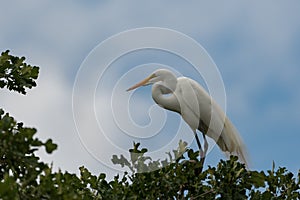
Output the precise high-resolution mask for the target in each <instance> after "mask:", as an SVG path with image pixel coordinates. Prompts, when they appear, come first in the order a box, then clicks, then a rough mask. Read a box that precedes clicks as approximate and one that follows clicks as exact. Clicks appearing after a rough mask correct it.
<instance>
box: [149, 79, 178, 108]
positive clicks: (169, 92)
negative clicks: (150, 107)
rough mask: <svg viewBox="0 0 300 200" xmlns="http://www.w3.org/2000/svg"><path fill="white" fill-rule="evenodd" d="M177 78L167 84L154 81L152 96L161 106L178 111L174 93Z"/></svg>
mask: <svg viewBox="0 0 300 200" xmlns="http://www.w3.org/2000/svg"><path fill="white" fill-rule="evenodd" d="M176 84H177V80H176V81H175V82H173V83H172V84H169V85H168V86H165V85H163V84H161V83H156V84H154V85H153V87H152V98H153V100H154V101H155V102H156V103H157V104H158V105H159V106H161V107H163V108H165V109H168V110H171V111H175V112H178V113H180V106H179V102H178V100H177V98H176V96H175V95H174V91H175V89H176Z"/></svg>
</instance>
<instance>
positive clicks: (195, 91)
mask: <svg viewBox="0 0 300 200" xmlns="http://www.w3.org/2000/svg"><path fill="white" fill-rule="evenodd" d="M149 84H153V86H152V98H153V100H154V101H155V102H156V103H157V104H158V105H159V106H161V107H163V108H165V109H167V110H171V111H174V112H177V113H179V114H181V116H182V118H183V119H184V121H185V122H186V123H187V124H188V125H189V126H190V128H191V129H192V130H193V132H194V134H195V137H196V142H197V144H198V146H199V151H200V156H201V160H202V161H203V162H204V158H205V156H206V153H207V149H208V143H207V140H206V135H207V136H208V137H210V138H212V139H213V140H214V141H215V142H216V143H217V144H218V146H219V147H220V149H221V150H222V151H223V152H228V153H230V154H234V155H237V156H238V157H239V159H240V160H241V161H242V162H244V163H245V164H247V160H246V152H245V147H244V144H243V141H242V139H241V137H240V135H239V133H238V132H237V130H236V129H235V127H234V126H233V124H232V123H231V122H230V120H229V119H228V118H227V117H226V115H225V114H224V112H223V111H222V109H221V108H220V107H219V106H218V105H217V103H216V102H215V101H214V100H213V99H212V98H211V97H210V95H209V94H208V93H207V92H206V91H205V89H204V88H203V87H202V86H201V85H199V84H198V83H197V82H196V81H194V80H192V79H190V78H187V77H179V78H177V77H176V76H175V75H174V74H173V73H172V72H171V71H169V70H166V69H158V70H156V71H154V72H153V73H152V74H151V75H150V76H149V77H147V78H146V79H144V80H142V81H141V82H139V83H137V84H136V85H134V86H132V87H130V88H129V89H127V91H130V90H133V89H136V88H138V87H140V86H145V85H149ZM197 129H198V130H199V131H201V132H202V135H203V139H204V150H203V149H202V147H201V143H200V141H199V138H198V136H197V133H196V130H197Z"/></svg>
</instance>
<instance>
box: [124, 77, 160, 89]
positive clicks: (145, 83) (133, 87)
mask: <svg viewBox="0 0 300 200" xmlns="http://www.w3.org/2000/svg"><path fill="white" fill-rule="evenodd" d="M154 77H155V74H151V75H150V76H148V77H147V78H145V79H144V80H142V81H141V82H139V83H137V84H135V85H134V86H132V87H130V88H128V89H127V90H126V91H130V90H134V89H136V88H138V87H140V86H144V85H148V84H149V81H150V80H151V79H152V78H154Z"/></svg>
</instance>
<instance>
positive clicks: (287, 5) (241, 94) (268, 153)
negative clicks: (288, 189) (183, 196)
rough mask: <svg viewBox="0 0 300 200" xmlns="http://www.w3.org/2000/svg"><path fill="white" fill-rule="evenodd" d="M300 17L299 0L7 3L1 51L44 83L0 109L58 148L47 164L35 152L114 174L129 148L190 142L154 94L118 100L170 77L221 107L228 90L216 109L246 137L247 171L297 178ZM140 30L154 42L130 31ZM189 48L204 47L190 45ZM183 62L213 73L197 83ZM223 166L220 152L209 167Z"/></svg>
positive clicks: (7, 95) (6, 96)
mask: <svg viewBox="0 0 300 200" xmlns="http://www.w3.org/2000/svg"><path fill="white" fill-rule="evenodd" d="M299 8H300V3H299V2H298V1H287V2H286V1H285V2H283V1H270V0H267V1H252V2H251V3H250V2H249V3H245V2H240V1H226V2H220V1H217V2H215V1H209V2H203V1H201V2H200V1H189V3H187V2H182V1H172V2H171V1H164V2H161V1H156V0H154V1H151V2H146V1H145V2H143V1H118V2H117V1H61V2H54V1H36V0H28V1H6V2H2V5H1V7H0V17H1V20H0V27H1V31H0V50H1V51H5V50H7V49H9V50H10V51H11V54H13V55H16V56H25V57H26V62H27V63H29V64H32V65H37V66H40V76H39V79H38V81H37V83H38V86H37V87H36V88H34V89H32V90H30V91H28V94H27V95H26V96H23V95H21V94H16V93H13V92H9V91H7V90H1V91H0V106H1V107H3V108H4V109H5V111H7V112H9V113H10V114H11V115H12V116H14V117H15V118H16V119H17V120H18V121H23V122H24V123H25V125H27V126H29V127H36V128H37V129H38V134H37V136H38V137H39V138H41V139H42V140H46V139H47V138H52V139H53V140H54V142H56V143H57V144H58V150H57V151H55V152H54V153H53V154H51V155H46V154H44V153H42V152H39V155H40V156H41V158H42V160H44V161H45V162H48V163H51V162H53V164H54V166H55V168H60V169H62V170H68V171H70V172H74V173H78V167H80V166H83V165H84V166H86V167H87V168H88V169H90V170H91V171H92V172H93V173H95V174H97V173H100V172H106V173H108V174H111V175H114V174H116V173H117V172H116V171H115V170H117V168H115V169H112V168H114V166H112V165H111V163H110V158H111V156H112V155H113V154H117V155H119V153H120V152H121V153H122V154H126V151H127V150H128V149H129V148H130V147H132V143H133V141H138V142H141V143H142V144H141V145H142V146H143V147H146V148H149V149H150V152H149V153H150V154H151V153H153V156H158V157H159V156H162V157H164V156H165V154H164V153H165V152H166V151H167V149H165V147H166V146H167V147H168V148H175V147H176V145H177V143H178V140H179V139H180V138H182V139H185V140H188V141H190V142H192V132H191V130H189V129H188V127H187V126H186V125H185V124H184V122H183V121H182V120H181V118H180V116H179V115H177V114H174V113H171V112H166V111H164V110H163V109H161V108H159V107H158V106H156V105H155V103H154V102H153V100H152V99H151V87H144V88H141V89H139V90H137V91H135V92H132V93H126V92H125V90H126V89H127V88H129V87H130V86H131V85H132V84H134V83H136V82H138V81H140V80H141V79H142V78H144V77H146V76H148V75H149V74H150V73H151V72H152V71H153V70H154V69H157V68H168V69H171V70H173V71H174V72H175V73H176V74H177V75H183V76H188V77H191V78H193V79H195V80H196V81H198V82H200V83H201V84H203V86H204V87H205V88H208V89H210V87H212V89H211V90H210V92H212V93H213V92H215V91H216V90H217V94H216V97H220V96H218V94H221V97H224V96H223V93H222V91H223V90H222V89H223V87H224V91H225V94H226V96H225V97H226V98H225V100H224V98H217V99H216V100H217V101H218V102H219V100H221V101H223V100H224V102H225V104H224V105H223V103H222V102H221V104H222V105H223V106H222V107H224V108H226V113H227V115H228V116H229V118H230V119H231V120H232V122H233V123H234V125H235V126H236V128H237V129H238V130H239V132H240V134H241V136H242V137H243V139H244V143H245V144H246V146H247V149H248V153H249V157H250V160H251V164H250V166H251V169H254V170H266V169H270V168H271V166H272V162H273V161H274V162H275V164H276V166H284V167H287V168H288V169H289V170H291V171H293V172H296V171H297V170H298V169H299V167H300V160H299V159H297V158H298V157H299V153H300V152H299V151H300V148H299V146H298V143H299V141H300V132H299V122H300V108H299V107H300V92H299V89H298V86H299V84H300V79H299V74H300V58H299V53H297V52H299V51H300V37H299V35H300V21H299V17H300V14H299ZM145 27H155V28H154V29H155V30H159V31H160V33H161V34H155V33H152V32H147V31H146V32H145V33H142V34H141V33H137V32H136V30H148V29H147V28H145ZM151 30H152V29H151ZM165 32H167V34H166V35H165V37H162V35H163V34H162V33H165ZM126 34H129V36H128V37H129V39H128V38H126V37H127V36H126ZM139 34H140V35H139ZM172 34H174V35H172ZM171 35H172V36H174V37H175V38H172V37H171ZM177 36H178V37H180V39H176V37H177ZM141 38H142V39H143V40H141V41H140V40H139V39H141ZM139 41H140V43H138V42H139ZM191 41H194V42H195V43H197V44H199V45H200V47H201V48H199V49H198V50H195V51H193V50H192V48H189V47H191V45H187V46H185V45H186V44H190V43H189V42H191ZM147 42H148V43H147ZM147 45H148V46H149V45H150V46H151V45H152V46H153V47H157V48H146V47H147ZM165 47H168V48H166V49H164V48H165ZM176 48H179V49H180V50H182V52H181V55H178V54H176V50H178V49H176ZM173 50H174V51H173ZM118 51H119V52H118ZM174 52H175V53H174ZM198 52H199V54H198ZM182 55H186V56H187V57H189V56H191V57H189V58H191V59H194V58H195V59H200V60H201V61H199V64H198V65H197V66H196V68H197V67H203V68H201V69H203V70H204V69H207V68H205V67H208V66H212V67H211V68H209V69H211V70H210V72H212V71H213V72H214V73H213V74H211V76H208V77H207V76H206V75H205V74H199V73H197V71H195V68H194V67H195V66H193V64H195V63H191V62H188V61H190V60H186V57H185V56H182ZM197 55H199V56H197ZM201 62H202V63H201ZM204 65H205V66H204ZM215 68H216V70H215ZM214 70H215V71H214ZM202 72H203V71H202ZM201 75H202V76H201ZM205 76H206V77H205ZM214 80H216V81H214ZM218 81H221V83H222V84H223V85H221V86H222V87H217V86H218V83H219V82H218ZM219 86H220V85H219ZM219 92H221V93H219ZM133 130H134V131H133ZM102 133H103V134H102ZM166 144H167V145H166ZM190 145H191V148H194V149H196V145H195V143H194V142H193V143H191V144H190ZM151 155H152V154H151ZM220 159H225V157H224V155H223V154H222V153H221V152H220V150H219V149H218V148H217V147H216V146H215V147H213V149H212V150H211V151H210V153H209V154H208V156H207V160H206V163H207V164H209V165H215V164H216V163H217V162H218V161H219V160H220Z"/></svg>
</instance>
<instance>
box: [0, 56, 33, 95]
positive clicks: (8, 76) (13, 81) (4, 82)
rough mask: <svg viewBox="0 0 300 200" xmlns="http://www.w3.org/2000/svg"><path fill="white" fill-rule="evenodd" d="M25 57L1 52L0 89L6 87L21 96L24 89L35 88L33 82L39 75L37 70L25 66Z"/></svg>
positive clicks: (24, 92)
mask: <svg viewBox="0 0 300 200" xmlns="http://www.w3.org/2000/svg"><path fill="white" fill-rule="evenodd" d="M24 61H25V57H21V58H19V57H17V56H12V55H10V54H9V50H7V51H5V52H2V54H1V56H0V88H3V87H5V86H6V87H7V88H8V89H9V90H14V91H17V92H19V93H22V94H26V91H25V89H26V88H32V87H35V86H36V82H35V80H36V79H37V77H38V74H39V68H38V67H36V66H31V65H28V64H26V63H25V62H24Z"/></svg>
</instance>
